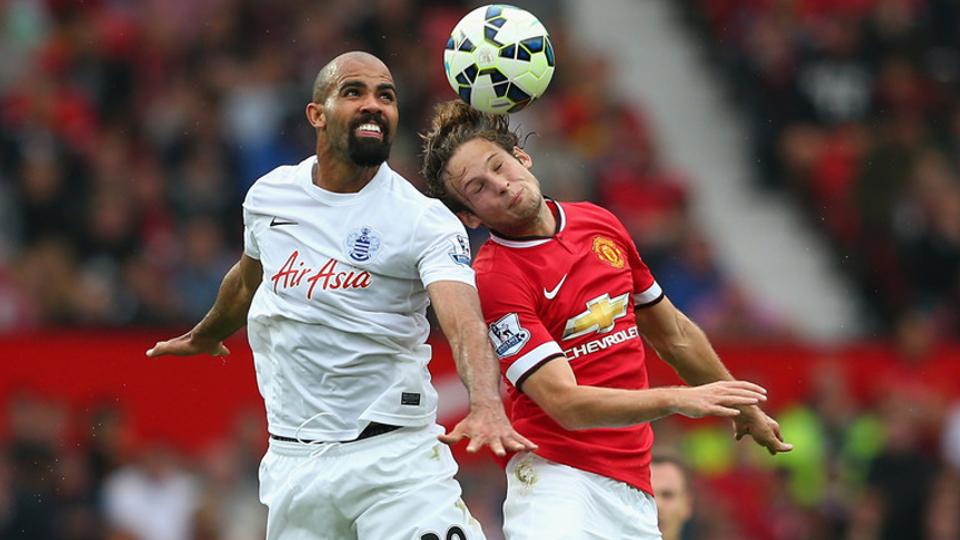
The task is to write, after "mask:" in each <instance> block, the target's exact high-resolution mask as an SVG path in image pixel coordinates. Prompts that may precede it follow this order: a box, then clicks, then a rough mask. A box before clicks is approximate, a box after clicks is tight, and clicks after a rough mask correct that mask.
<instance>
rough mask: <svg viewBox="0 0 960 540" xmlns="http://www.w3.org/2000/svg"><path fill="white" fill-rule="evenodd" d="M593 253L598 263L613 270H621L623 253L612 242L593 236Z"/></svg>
mask: <svg viewBox="0 0 960 540" xmlns="http://www.w3.org/2000/svg"><path fill="white" fill-rule="evenodd" d="M593 252H594V253H596V254H597V258H598V259H600V261H602V262H604V263H606V264H608V265H610V266H612V267H614V268H623V261H624V258H623V251H621V250H620V246H618V245H617V243H616V242H614V241H613V240H611V239H609V238H605V237H603V236H594V237H593Z"/></svg>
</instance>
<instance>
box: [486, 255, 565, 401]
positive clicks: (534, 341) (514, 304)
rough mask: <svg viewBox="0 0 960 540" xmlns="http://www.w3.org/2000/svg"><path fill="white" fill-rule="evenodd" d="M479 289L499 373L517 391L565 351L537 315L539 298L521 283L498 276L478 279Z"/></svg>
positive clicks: (494, 274)
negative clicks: (498, 363)
mask: <svg viewBox="0 0 960 540" xmlns="http://www.w3.org/2000/svg"><path fill="white" fill-rule="evenodd" d="M477 289H478V292H479V294H480V304H481V307H482V308H483V317H484V319H486V322H487V325H488V334H489V336H490V342H491V343H492V344H493V348H494V350H495V351H496V353H497V358H499V360H500V371H501V373H503V376H504V377H505V378H506V379H507V380H508V381H510V384H512V385H513V386H514V387H515V388H517V389H518V390H519V389H520V387H521V385H522V384H523V381H524V380H526V378H527V377H529V376H530V375H532V374H533V373H534V372H535V371H536V370H537V369H538V368H539V367H540V366H542V365H543V364H545V363H546V362H547V361H549V360H551V359H552V358H555V357H557V356H563V349H561V348H560V345H559V344H557V342H556V341H554V340H553V337H552V336H551V335H550V332H548V331H547V328H546V327H545V326H544V325H543V322H542V321H541V320H540V317H539V316H538V315H537V314H536V311H535V306H536V305H537V302H536V298H535V297H534V296H533V294H532V293H531V291H530V290H529V289H528V288H527V287H525V286H524V284H523V283H522V282H521V280H519V279H517V278H513V277H511V276H507V275H503V274H496V273H486V272H484V273H480V274H478V275H477Z"/></svg>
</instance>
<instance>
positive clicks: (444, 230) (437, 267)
mask: <svg viewBox="0 0 960 540" xmlns="http://www.w3.org/2000/svg"><path fill="white" fill-rule="evenodd" d="M412 242H413V245H412V249H413V253H415V254H417V270H418V271H419V273H420V280H421V281H422V282H423V286H424V287H426V286H427V285H429V284H431V283H433V282H435V281H459V282H462V283H466V284H468V285H470V286H474V285H475V279H474V274H473V268H471V267H470V241H469V240H468V238H467V231H466V230H465V229H464V228H463V224H461V223H460V220H458V219H457V217H456V216H454V215H453V213H451V212H450V211H449V210H447V209H446V207H444V206H443V205H441V204H439V203H438V204H436V205H431V207H430V208H429V209H427V210H426V212H424V214H423V216H422V217H421V218H420V222H419V223H418V225H417V227H416V229H415V230H414V237H413V240H412Z"/></svg>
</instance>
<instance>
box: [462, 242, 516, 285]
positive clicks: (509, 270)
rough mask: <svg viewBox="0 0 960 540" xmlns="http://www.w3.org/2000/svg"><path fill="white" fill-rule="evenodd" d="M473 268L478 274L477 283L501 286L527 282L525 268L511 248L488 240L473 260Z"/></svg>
mask: <svg viewBox="0 0 960 540" xmlns="http://www.w3.org/2000/svg"><path fill="white" fill-rule="evenodd" d="M473 270H474V272H476V274H477V285H478V286H481V285H484V284H485V285H488V286H496V287H499V286H501V285H504V284H512V285H516V284H521V283H526V282H527V279H526V278H525V277H524V272H523V269H522V268H520V267H519V266H518V265H517V261H516V259H515V258H514V256H513V253H511V250H510V249H509V248H505V247H503V246H501V245H498V244H497V243H496V242H492V241H490V240H487V241H486V242H485V243H484V244H483V245H482V246H480V249H479V250H478V251H477V256H476V257H475V258H474V260H473Z"/></svg>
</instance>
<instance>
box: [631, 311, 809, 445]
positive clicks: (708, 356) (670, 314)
mask: <svg viewBox="0 0 960 540" xmlns="http://www.w3.org/2000/svg"><path fill="white" fill-rule="evenodd" d="M636 315H637V329H638V330H639V331H640V333H641V334H642V335H643V337H644V338H645V339H646V340H647V342H649V343H650V345H651V346H652V347H653V348H654V349H655V350H656V351H657V354H658V355H659V356H660V358H662V359H663V360H664V361H665V362H667V363H668V364H670V365H671V366H672V367H673V369H675V370H676V372H677V374H678V375H680V377H681V378H682V379H683V380H684V381H686V382H687V384H691V385H699V384H706V383H711V382H714V381H732V380H733V376H732V375H730V372H729V371H727V368H726V367H725V366H724V365H723V362H722V361H721V360H720V357H719V356H717V353H716V351H714V350H713V346H711V345H710V341H709V340H708V339H707V336H706V334H704V333H703V330H701V329H700V327H698V326H697V325H696V324H694V322H693V321H691V320H690V319H689V318H688V317H687V316H686V315H684V314H683V313H682V312H681V311H680V310H678V309H677V308H676V307H674V305H673V304H672V303H671V302H670V300H669V299H668V298H663V300H662V301H660V302H659V303H657V304H656V305H653V306H650V307H645V308H641V309H638V310H637V313H636ZM740 410H741V411H742V412H743V414H741V415H738V416H737V417H735V418H734V429H735V432H736V437H737V439H738V440H739V439H740V438H742V437H743V436H744V435H748V434H749V435H750V436H752V437H753V439H754V440H755V441H756V442H757V444H759V445H761V446H763V447H765V448H766V449H767V450H768V451H769V452H770V453H771V454H776V453H778V452H789V451H790V450H792V449H793V445H790V444H787V443H785V442H784V441H783V437H782V436H781V435H780V425H779V424H778V423H777V422H776V420H774V419H773V418H770V417H769V416H767V415H766V414H765V413H764V412H763V411H761V410H760V408H759V407H758V406H756V405H749V406H742V407H741V408H740Z"/></svg>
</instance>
